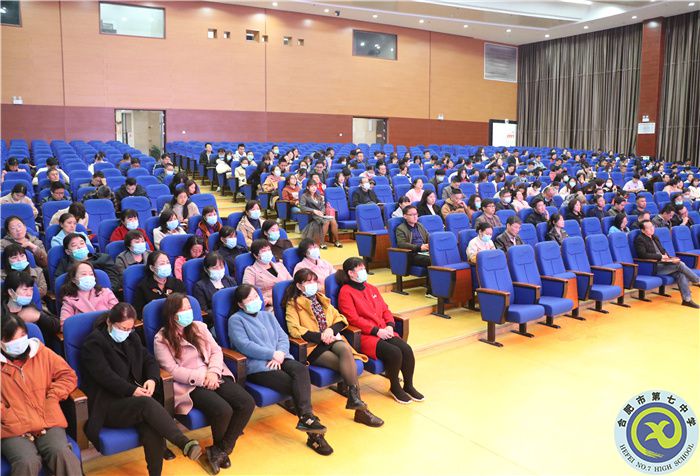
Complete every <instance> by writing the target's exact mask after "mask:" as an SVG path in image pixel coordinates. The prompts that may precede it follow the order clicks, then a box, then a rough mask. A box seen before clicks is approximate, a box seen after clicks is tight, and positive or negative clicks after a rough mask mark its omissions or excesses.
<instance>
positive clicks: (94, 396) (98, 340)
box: [80, 324, 160, 449]
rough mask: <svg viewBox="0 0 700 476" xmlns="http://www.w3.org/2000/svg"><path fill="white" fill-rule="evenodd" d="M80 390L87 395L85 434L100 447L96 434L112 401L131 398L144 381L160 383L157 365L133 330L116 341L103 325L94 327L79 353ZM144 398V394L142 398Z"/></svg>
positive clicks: (97, 434)
mask: <svg viewBox="0 0 700 476" xmlns="http://www.w3.org/2000/svg"><path fill="white" fill-rule="evenodd" d="M80 363H81V369H80V371H81V377H82V384H81V387H82V390H83V391H84V392H85V394H86V395H87V397H88V412H89V415H90V417H89V419H88V422H87V425H85V434H86V435H87V437H88V439H89V440H90V441H91V442H92V443H93V444H94V445H95V446H96V447H97V448H98V449H99V434H100V430H101V429H102V427H103V425H104V421H105V418H106V416H107V411H108V409H109V406H110V404H111V403H112V402H114V401H116V400H120V399H122V398H127V397H131V396H132V394H133V393H134V390H136V387H137V386H141V385H143V384H144V382H146V380H153V381H155V382H156V383H157V384H159V383H160V367H159V366H158V362H156V360H155V358H154V357H153V356H152V355H151V354H149V353H148V351H146V348H145V347H144V346H143V344H142V343H141V340H140V338H139V336H138V334H137V333H136V332H132V333H131V334H130V335H129V337H128V338H127V339H126V340H125V341H124V342H122V343H120V344H118V343H116V342H115V341H114V339H112V337H110V335H109V333H108V332H107V326H106V325H105V324H103V325H101V326H100V327H98V328H96V329H94V330H93V331H92V333H91V334H90V335H88V337H87V339H85V342H84V343H83V347H82V350H81V353H80ZM144 398H145V397H144Z"/></svg>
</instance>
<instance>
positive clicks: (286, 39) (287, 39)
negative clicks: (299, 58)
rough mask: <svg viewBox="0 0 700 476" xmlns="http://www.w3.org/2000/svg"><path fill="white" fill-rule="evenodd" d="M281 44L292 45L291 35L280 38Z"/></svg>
mask: <svg viewBox="0 0 700 476" xmlns="http://www.w3.org/2000/svg"><path fill="white" fill-rule="evenodd" d="M282 44H283V45H284V46H292V37H291V36H285V37H284V38H282Z"/></svg>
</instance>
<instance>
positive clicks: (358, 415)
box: [355, 408, 384, 428]
mask: <svg viewBox="0 0 700 476" xmlns="http://www.w3.org/2000/svg"><path fill="white" fill-rule="evenodd" d="M355 421H356V422H357V423H362V424H363V425H367V426H371V427H373V428H378V427H380V426H382V425H383V424H384V420H382V419H381V418H379V417H378V416H376V415H373V414H372V412H370V411H369V410H367V409H366V408H364V409H362V410H355Z"/></svg>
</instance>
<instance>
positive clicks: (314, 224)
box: [299, 179, 343, 250]
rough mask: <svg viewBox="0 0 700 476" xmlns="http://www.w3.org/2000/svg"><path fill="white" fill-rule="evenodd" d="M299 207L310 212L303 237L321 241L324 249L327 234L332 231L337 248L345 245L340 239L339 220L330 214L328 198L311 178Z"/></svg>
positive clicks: (320, 244)
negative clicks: (320, 191) (327, 204)
mask: <svg viewBox="0 0 700 476" xmlns="http://www.w3.org/2000/svg"><path fill="white" fill-rule="evenodd" d="M299 208H301V211H302V212H303V213H309V214H310V215H311V216H310V217H309V223H308V225H306V228H304V230H303V231H302V234H301V236H302V238H310V239H312V240H313V241H314V242H315V243H319V246H320V247H321V249H322V250H325V249H326V248H327V247H326V235H328V234H329V232H330V239H331V241H333V242H335V246H336V248H342V247H343V245H342V244H341V243H340V241H339V240H338V222H337V221H336V220H335V217H334V216H332V215H328V212H329V211H330V210H328V207H327V206H326V199H325V198H324V197H323V195H321V194H320V193H319V191H318V184H317V183H316V182H315V181H314V180H311V179H309V180H308V181H307V182H306V191H305V192H304V193H303V194H302V196H301V199H299Z"/></svg>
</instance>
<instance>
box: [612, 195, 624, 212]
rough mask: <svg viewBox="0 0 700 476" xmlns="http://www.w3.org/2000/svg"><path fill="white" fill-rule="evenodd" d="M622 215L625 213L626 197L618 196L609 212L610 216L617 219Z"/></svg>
mask: <svg viewBox="0 0 700 476" xmlns="http://www.w3.org/2000/svg"><path fill="white" fill-rule="evenodd" d="M620 213H625V197H623V196H621V195H618V196H617V197H615V198H613V202H612V207H610V210H608V216H610V217H615V216H617V215H619V214H620Z"/></svg>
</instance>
